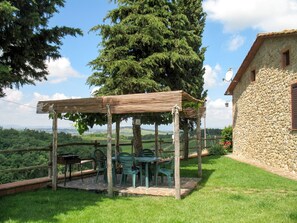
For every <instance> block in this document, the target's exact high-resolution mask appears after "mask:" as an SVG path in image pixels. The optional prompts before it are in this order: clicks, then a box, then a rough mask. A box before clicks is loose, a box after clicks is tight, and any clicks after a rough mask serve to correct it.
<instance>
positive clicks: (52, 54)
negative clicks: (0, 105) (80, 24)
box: [0, 0, 82, 97]
mask: <svg viewBox="0 0 297 223" xmlns="http://www.w3.org/2000/svg"><path fill="white" fill-rule="evenodd" d="M63 6H64V0H26V1H25V0H0V97H3V96H4V91H3V90H4V89H5V88H13V87H19V86H22V85H24V84H34V82H35V81H41V80H44V79H46V76H47V75H48V71H47V69H46V68H47V67H46V59H49V58H53V59H56V58H59V57H60V53H59V48H60V46H61V45H62V42H61V38H63V37H64V36H66V35H72V36H75V35H77V34H82V32H81V31H80V30H79V29H74V28H70V27H66V26H62V27H58V26H56V27H53V28H49V27H48V22H49V19H50V18H51V17H52V16H53V14H54V13H56V12H58V8H59V7H63Z"/></svg>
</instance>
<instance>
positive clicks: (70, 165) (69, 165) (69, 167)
mask: <svg viewBox="0 0 297 223" xmlns="http://www.w3.org/2000/svg"><path fill="white" fill-rule="evenodd" d="M69 181H71V163H70V164H69Z"/></svg>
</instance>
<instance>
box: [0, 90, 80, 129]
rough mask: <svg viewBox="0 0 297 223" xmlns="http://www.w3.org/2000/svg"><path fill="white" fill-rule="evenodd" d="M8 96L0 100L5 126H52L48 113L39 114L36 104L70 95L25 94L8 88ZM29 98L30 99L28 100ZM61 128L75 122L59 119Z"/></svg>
mask: <svg viewBox="0 0 297 223" xmlns="http://www.w3.org/2000/svg"><path fill="white" fill-rule="evenodd" d="M6 91H7V92H6V93H7V95H8V96H7V97H5V98H3V100H0V113H1V114H3V115H1V116H0V123H1V126H3V127H23V128H30V127H51V125H52V121H51V120H50V119H49V116H48V114H37V113H36V105H37V102H38V101H41V100H56V99H66V98H77V97H69V96H66V95H64V94H61V93H55V94H53V95H43V94H40V93H37V92H35V93H33V94H30V95H24V94H23V93H22V92H21V91H18V90H11V89H6ZM26 98H29V100H26ZM58 126H59V128H61V127H62V128H64V127H66V128H71V127H73V122H70V121H66V120H58Z"/></svg>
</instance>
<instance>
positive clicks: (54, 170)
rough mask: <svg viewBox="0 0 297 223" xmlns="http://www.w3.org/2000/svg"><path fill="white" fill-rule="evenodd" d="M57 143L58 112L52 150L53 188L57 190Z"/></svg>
mask: <svg viewBox="0 0 297 223" xmlns="http://www.w3.org/2000/svg"><path fill="white" fill-rule="evenodd" d="M57 145H58V114H57V113H56V112H54V118H53V151H52V158H53V160H52V164H53V166H52V168H53V170H52V173H53V176H52V189H53V190H57V181H58V167H57V148H58V147H57Z"/></svg>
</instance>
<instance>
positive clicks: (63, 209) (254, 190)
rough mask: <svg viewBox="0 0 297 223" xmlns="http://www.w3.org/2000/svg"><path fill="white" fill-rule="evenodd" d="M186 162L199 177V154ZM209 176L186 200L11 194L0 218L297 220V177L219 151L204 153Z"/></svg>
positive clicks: (185, 170) (2, 202)
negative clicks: (287, 177)
mask: <svg viewBox="0 0 297 223" xmlns="http://www.w3.org/2000/svg"><path fill="white" fill-rule="evenodd" d="M182 165H183V167H182V171H181V175H182V176H188V177H195V176H196V173H197V167H196V160H195V159H192V160H190V161H188V162H182ZM203 175H204V178H203V181H202V182H201V183H200V185H199V186H198V187H197V190H195V191H194V192H193V193H192V194H190V195H188V196H187V197H186V198H184V199H182V200H175V199H174V198H168V197H148V196H142V197H139V196H135V197H115V198H112V199H110V198H108V197H106V196H105V195H100V194H96V193H91V192H84V191H78V190H63V189H58V190H57V191H56V192H53V191H51V190H50V189H42V190H39V191H36V192H28V193H21V194H17V195H13V196H6V197H2V198H0V222H232V223H235V222H236V223H237V222H253V223H254V222H269V223H270V222H297V182H296V181H292V180H288V179H285V178H282V177H279V176H276V175H273V174H270V173H267V172H265V171H263V170H261V169H258V168H256V167H253V166H250V165H247V164H243V163H239V162H237V161H234V160H231V159H229V158H227V157H218V156H213V157H206V158H203Z"/></svg>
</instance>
